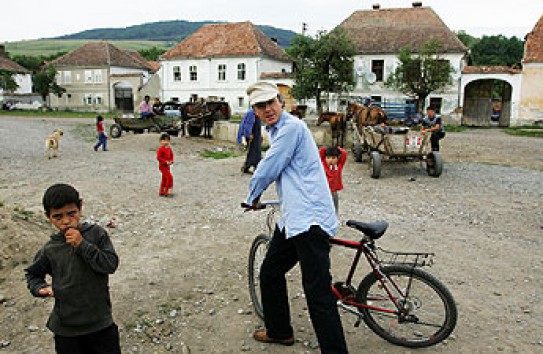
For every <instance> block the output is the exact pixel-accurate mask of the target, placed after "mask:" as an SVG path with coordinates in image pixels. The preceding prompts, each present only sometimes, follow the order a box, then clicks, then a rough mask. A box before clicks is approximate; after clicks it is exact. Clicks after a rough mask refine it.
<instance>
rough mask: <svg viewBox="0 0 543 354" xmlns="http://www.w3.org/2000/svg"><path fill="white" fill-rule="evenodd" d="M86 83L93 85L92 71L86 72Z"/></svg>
mask: <svg viewBox="0 0 543 354" xmlns="http://www.w3.org/2000/svg"><path fill="white" fill-rule="evenodd" d="M85 83H86V84H92V70H85Z"/></svg>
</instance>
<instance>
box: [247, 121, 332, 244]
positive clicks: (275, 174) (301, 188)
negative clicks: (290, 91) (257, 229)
mask: <svg viewBox="0 0 543 354" xmlns="http://www.w3.org/2000/svg"><path fill="white" fill-rule="evenodd" d="M266 129H267V130H268V132H269V133H270V148H269V149H268V151H267V152H266V157H265V158H264V159H263V160H261V161H260V163H259V164H258V168H257V169H256V171H255V173H254V174H253V177H252V178H251V182H250V184H249V195H248V197H247V204H252V203H253V200H255V199H256V198H257V197H258V196H260V195H261V194H262V193H263V192H264V191H265V190H266V189H267V188H268V187H269V185H270V184H272V183H273V182H276V188H277V195H278V196H279V201H280V204H281V217H280V218H279V220H278V221H277V225H278V226H279V228H280V229H281V230H283V229H285V234H286V237H287V238H291V237H294V236H296V235H299V234H301V233H303V232H306V231H308V230H309V228H310V227H311V226H312V225H318V226H320V227H321V228H322V229H323V230H324V231H325V232H326V233H327V234H328V235H329V236H331V237H332V236H334V235H335V233H336V231H337V228H338V220H337V217H336V212H335V208H334V202H333V201H332V194H331V193H330V188H329V187H328V181H327V180H326V175H325V173H324V169H323V168H322V162H321V160H320V157H319V151H318V149H317V144H316V143H315V141H314V140H313V136H312V135H311V132H310V131H309V128H308V127H307V126H306V124H305V123H304V122H303V121H301V120H300V119H298V118H295V117H293V116H291V115H290V114H288V113H286V112H284V111H283V113H282V114H281V116H280V118H279V120H278V122H277V123H276V124H275V125H273V126H272V127H271V128H270V127H267V128H266Z"/></svg>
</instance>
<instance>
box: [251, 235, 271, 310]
mask: <svg viewBox="0 0 543 354" xmlns="http://www.w3.org/2000/svg"><path fill="white" fill-rule="evenodd" d="M269 242H270V238H269V237H268V236H267V235H264V234H260V235H258V236H257V237H256V238H255V239H254V241H253V244H252V245H251V250H250V252H249V264H248V267H247V276H248V278H249V279H248V280H249V294H250V295H251V301H252V302H253V306H254V308H255V312H256V314H257V315H258V317H260V318H261V319H264V310H263V309H262V301H261V293H260V267H261V266H262V261H264V257H266V252H268V244H269Z"/></svg>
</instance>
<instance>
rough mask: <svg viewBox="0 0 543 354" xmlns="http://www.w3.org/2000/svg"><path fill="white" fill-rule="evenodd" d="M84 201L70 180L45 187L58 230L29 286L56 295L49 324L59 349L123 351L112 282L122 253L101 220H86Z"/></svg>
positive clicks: (37, 260) (30, 273) (29, 273)
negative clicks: (48, 278)
mask: <svg viewBox="0 0 543 354" xmlns="http://www.w3.org/2000/svg"><path fill="white" fill-rule="evenodd" d="M81 205H82V200H81V199H80V198H79V193H78V192H77V190H75V188H73V187H72V186H69V185H67V184H55V185H53V186H51V187H49V188H48V189H47V190H46V191H45V194H44V196H43V207H44V210H45V216H46V217H47V219H48V220H49V221H50V222H51V224H53V226H54V227H55V228H57V229H58V232H55V233H53V235H52V236H51V239H50V240H49V241H48V242H47V243H46V244H45V245H44V246H43V247H42V248H41V249H40V250H39V251H38V253H37V254H36V256H35V257H34V261H33V263H32V264H31V265H30V266H29V267H28V268H26V269H25V276H26V282H27V286H28V289H29V290H30V292H31V293H32V295H34V296H36V297H54V298H55V306H54V307H53V311H52V312H51V315H50V316H49V320H48V321H47V327H48V328H49V329H50V330H51V331H52V332H53V333H54V335H55V336H54V339H55V349H56V352H57V353H66V354H73V353H96V354H99V353H100V354H101V353H111V354H117V353H121V349H120V345H119V331H118V328H117V326H116V325H115V323H114V322H113V316H112V313H111V299H110V295H109V285H108V282H109V274H113V272H115V270H116V269H117V266H118V265H119V258H118V256H117V254H116V253H115V249H114V248H113V244H112V243H111V240H110V239H109V236H108V234H107V232H106V231H105V230H104V229H103V228H102V227H101V226H99V225H91V224H87V223H80V219H81ZM47 274H49V275H50V276H51V280H52V284H51V285H50V284H47V283H46V281H45V276H46V275H47Z"/></svg>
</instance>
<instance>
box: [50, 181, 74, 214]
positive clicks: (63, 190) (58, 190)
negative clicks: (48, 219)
mask: <svg viewBox="0 0 543 354" xmlns="http://www.w3.org/2000/svg"><path fill="white" fill-rule="evenodd" d="M72 203H73V204H75V205H77V208H78V209H81V199H80V198H79V192H78V191H77V190H76V189H75V188H74V187H72V186H70V185H68V184H64V183H57V184H53V185H52V186H51V187H49V188H47V190H46V191H45V193H44V194H43V209H44V210H45V215H47V216H49V214H50V213H51V209H61V208H63V207H65V206H66V205H68V204H72Z"/></svg>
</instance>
